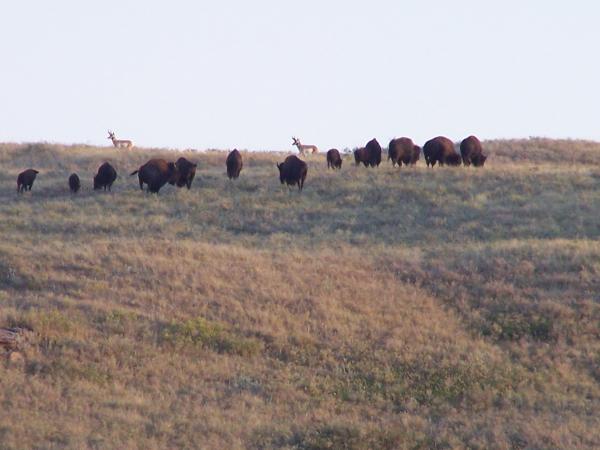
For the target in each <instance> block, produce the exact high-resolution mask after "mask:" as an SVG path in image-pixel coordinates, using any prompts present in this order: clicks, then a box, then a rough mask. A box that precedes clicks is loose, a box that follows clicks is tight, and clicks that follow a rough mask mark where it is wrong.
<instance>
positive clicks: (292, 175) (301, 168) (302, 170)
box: [277, 155, 308, 191]
mask: <svg viewBox="0 0 600 450" xmlns="http://www.w3.org/2000/svg"><path fill="white" fill-rule="evenodd" d="M277 168H278V169H279V181H281V184H283V183H286V184H287V185H288V186H293V185H294V184H297V185H298V190H299V191H302V188H303V187H304V180H306V174H307V172H308V166H307V165H306V163H305V162H304V161H302V160H301V159H300V158H298V157H297V156H296V155H290V156H288V157H287V158H285V161H283V162H282V163H281V164H279V163H278V164H277Z"/></svg>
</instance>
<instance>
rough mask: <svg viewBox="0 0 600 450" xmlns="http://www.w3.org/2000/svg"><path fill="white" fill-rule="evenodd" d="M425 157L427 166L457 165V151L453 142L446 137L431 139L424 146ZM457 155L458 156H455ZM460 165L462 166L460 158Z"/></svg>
mask: <svg viewBox="0 0 600 450" xmlns="http://www.w3.org/2000/svg"><path fill="white" fill-rule="evenodd" d="M423 155H424V156H425V163H426V164H427V166H430V165H431V167H433V166H435V164H436V163H439V165H440V166H443V165H444V164H447V163H448V164H450V165H456V156H458V153H456V150H454V144H453V142H452V141H451V140H450V139H448V138H447V137H444V136H438V137H435V138H433V139H430V140H429V141H427V142H426V143H425V145H424V146H423ZM454 155H456V156H454ZM458 158H459V164H460V156H458Z"/></svg>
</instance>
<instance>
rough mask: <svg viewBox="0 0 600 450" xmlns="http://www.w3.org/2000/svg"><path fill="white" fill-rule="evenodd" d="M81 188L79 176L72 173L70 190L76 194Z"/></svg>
mask: <svg viewBox="0 0 600 450" xmlns="http://www.w3.org/2000/svg"><path fill="white" fill-rule="evenodd" d="M79 188H81V182H80V181H79V176H78V175H77V174H76V173H72V174H71V176H70V177H69V189H71V192H72V193H73V194H75V193H76V192H77V191H79Z"/></svg>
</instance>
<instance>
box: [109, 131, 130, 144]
mask: <svg viewBox="0 0 600 450" xmlns="http://www.w3.org/2000/svg"><path fill="white" fill-rule="evenodd" d="M107 139H110V140H111V141H112V143H113V145H114V146H115V147H117V148H119V147H125V148H132V147H133V142H132V141H130V140H129V139H117V138H116V137H115V133H113V132H112V131H110V130H108V138H107Z"/></svg>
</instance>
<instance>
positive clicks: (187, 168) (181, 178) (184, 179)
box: [171, 156, 198, 189]
mask: <svg viewBox="0 0 600 450" xmlns="http://www.w3.org/2000/svg"><path fill="white" fill-rule="evenodd" d="M197 166H198V164H195V163H192V162H191V161H188V160H187V159H185V158H184V157H183V156H182V157H181V158H179V159H178V160H177V161H175V167H176V168H177V181H176V184H177V187H183V186H187V188H188V189H190V188H191V187H192V181H194V177H195V176H196V167H197ZM171 184H173V183H171Z"/></svg>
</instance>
